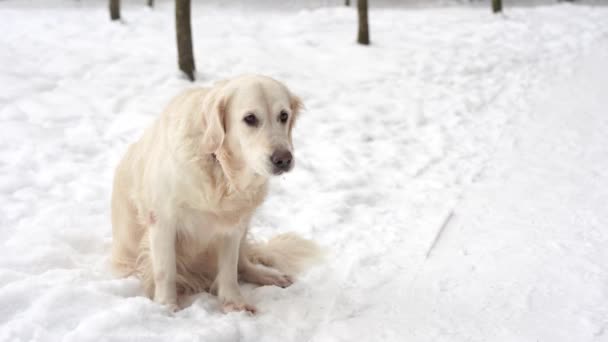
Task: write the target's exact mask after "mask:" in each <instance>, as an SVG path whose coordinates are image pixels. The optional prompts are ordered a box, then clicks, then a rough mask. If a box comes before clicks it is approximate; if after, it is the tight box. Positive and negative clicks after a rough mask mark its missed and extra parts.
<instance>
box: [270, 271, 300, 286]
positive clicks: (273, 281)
mask: <svg viewBox="0 0 608 342" xmlns="http://www.w3.org/2000/svg"><path fill="white" fill-rule="evenodd" d="M263 281H264V283H263V285H274V286H278V287H282V288H286V287H288V286H291V284H293V278H292V277H291V276H288V275H287V274H283V273H280V272H277V273H271V274H267V275H264V276H263Z"/></svg>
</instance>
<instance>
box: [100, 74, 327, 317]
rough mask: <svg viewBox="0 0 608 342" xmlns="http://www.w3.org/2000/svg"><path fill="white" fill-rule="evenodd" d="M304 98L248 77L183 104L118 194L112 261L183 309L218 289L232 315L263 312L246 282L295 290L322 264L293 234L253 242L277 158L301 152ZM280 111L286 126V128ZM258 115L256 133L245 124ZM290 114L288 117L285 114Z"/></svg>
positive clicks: (150, 132)
mask: <svg viewBox="0 0 608 342" xmlns="http://www.w3.org/2000/svg"><path fill="white" fill-rule="evenodd" d="M300 107H301V103H300V100H299V99H298V98H297V97H296V96H294V95H292V94H291V92H290V91H289V90H288V89H287V88H286V87H285V86H284V85H282V84H281V83H279V82H277V81H275V80H273V79H271V78H268V77H264V76H243V77H239V78H235V79H232V80H227V81H222V82H218V83H217V84H215V85H214V86H213V87H211V88H197V89H192V90H188V91H186V92H184V93H183V94H181V95H179V96H177V97H176V98H175V99H173V100H172V101H171V103H170V104H169V105H168V106H167V108H166V109H165V111H164V112H163V114H162V115H161V116H160V117H159V118H158V119H157V120H156V121H155V122H154V123H153V124H152V125H151V126H150V127H149V128H148V129H146V131H145V132H144V134H143V136H142V137H141V138H140V139H139V141H137V142H135V143H134V144H132V145H131V146H130V147H129V149H128V151H127V153H126V154H125V156H124V157H123V159H122V160H121V162H120V163H119V165H118V167H117V168H116V173H115V177H114V187H113V192H112V233H113V242H112V263H113V266H114V268H115V269H116V271H117V272H118V273H119V274H121V275H130V274H135V275H137V276H138V277H139V278H140V279H141V280H142V282H143V286H144V289H145V291H146V293H147V294H148V295H149V296H150V297H151V298H153V299H154V300H155V301H156V302H158V303H161V304H165V305H168V306H169V307H170V308H171V309H173V310H176V309H177V308H178V306H177V304H178V301H177V299H178V293H193V292H199V291H204V290H206V291H211V292H213V293H216V294H217V296H218V297H219V300H220V301H221V303H222V306H223V309H224V310H225V311H230V310H247V311H251V312H254V311H255V307H253V306H252V305H251V304H249V303H248V302H247V301H246V300H245V299H244V298H243V296H242V295H241V293H240V290H239V286H238V280H239V279H240V280H243V281H247V282H252V283H256V284H261V285H277V286H281V287H285V286H289V285H290V284H291V283H292V281H293V280H292V277H293V276H294V275H295V274H297V273H298V272H299V271H301V270H302V269H303V268H304V267H305V266H306V265H307V264H308V263H309V262H310V261H313V260H314V259H316V258H317V257H318V256H319V249H318V248H317V246H316V245H315V244H314V243H312V242H311V241H307V240H304V239H302V238H299V237H297V236H296V235H294V234H285V235H281V236H278V237H275V238H273V239H271V240H270V241H269V242H268V243H266V244H259V243H253V242H250V241H249V240H248V238H247V231H248V228H249V221H250V219H251V216H252V215H253V213H254V211H255V209H256V208H257V207H258V206H259V205H260V204H261V203H262V202H263V200H264V197H265V196H266V193H267V182H268V178H269V177H271V175H272V174H273V172H275V171H276V170H275V169H273V163H272V162H271V161H270V156H271V155H272V153H273V152H274V151H276V150H277V149H282V150H288V151H293V147H292V141H291V130H292V128H293V124H294V122H295V120H296V118H297V115H298V111H299V110H300ZM281 113H287V114H288V120H287V121H286V122H282V121H281V120H279V115H281ZM249 114H254V115H255V116H256V117H257V118H258V119H259V125H258V126H257V127H251V126H249V125H247V124H246V123H245V122H244V117H245V116H247V115H249ZM283 115H284V114H283Z"/></svg>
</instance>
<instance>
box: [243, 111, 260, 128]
mask: <svg viewBox="0 0 608 342" xmlns="http://www.w3.org/2000/svg"><path fill="white" fill-rule="evenodd" d="M243 121H245V123H246V124H247V125H249V126H257V125H258V118H256V117H255V115H253V114H249V115H247V116H246V117H244V118H243Z"/></svg>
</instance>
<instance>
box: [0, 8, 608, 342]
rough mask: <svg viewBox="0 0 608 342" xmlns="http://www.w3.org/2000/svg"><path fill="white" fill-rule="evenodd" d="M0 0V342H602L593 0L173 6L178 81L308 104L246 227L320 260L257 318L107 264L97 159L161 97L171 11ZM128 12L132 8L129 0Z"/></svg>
mask: <svg viewBox="0 0 608 342" xmlns="http://www.w3.org/2000/svg"><path fill="white" fill-rule="evenodd" d="M43 3H44V2H42V1H38V2H36V1H29V2H17V1H2V2H0V18H2V20H1V21H0V31H1V32H2V33H3V34H1V35H0V122H1V126H0V127H1V129H2V130H1V134H0V194H1V195H0V241H1V245H0V246H1V248H0V341H2V342H4V341H79V342H80V341H353V340H359V341H385V340H386V341H608V265H607V262H608V248H606V246H607V243H608V231H607V230H606V228H607V226H608V215H607V214H608V174H607V173H606V170H607V169H608V153H607V152H608V151H607V146H608V134H606V132H608V115H606V114H607V113H606V110H605V108H606V106H607V105H608V87H607V85H608V8H601V7H597V8H594V7H586V6H573V5H566V4H562V5H559V6H548V7H539V8H510V9H509V10H508V11H507V13H506V16H493V15H491V14H490V13H489V10H488V9H487V8H468V7H462V8H427V9H415V10H410V9H403V8H400V9H391V8H382V9H372V11H371V13H370V20H371V38H372V41H373V45H372V46H371V47H361V46H358V45H356V44H354V42H353V40H354V33H355V28H356V26H355V25H356V22H355V19H356V15H355V12H354V9H352V8H342V7H336V8H318V9H311V10H291V11H287V10H283V11H273V10H268V9H266V10H264V11H256V10H254V9H252V8H250V7H247V6H244V5H243V6H221V7H216V6H205V5H202V4H199V3H197V5H196V6H195V8H194V13H193V25H194V28H193V29H194V37H195V54H196V58H197V61H196V62H197V67H198V70H199V75H198V76H199V81H198V82H197V83H199V84H208V83H210V82H212V81H213V80H216V79H220V78H223V77H229V76H232V75H237V74H240V73H246V72H257V73H264V74H270V75H272V76H274V77H276V78H279V79H281V80H283V81H284V82H285V83H287V84H288V85H289V86H290V87H291V88H292V89H293V90H294V92H296V93H298V94H300V95H301V97H302V98H303V99H304V101H305V103H306V107H307V111H306V112H305V113H304V114H303V115H302V117H301V120H300V121H299V123H298V126H297V129H296V131H295V144H296V157H297V167H296V169H295V170H294V172H293V173H290V174H288V175H286V176H284V177H281V178H279V179H276V180H275V181H274V182H273V186H272V191H271V195H270V197H269V198H268V201H267V202H266V203H265V205H264V206H263V208H262V210H261V211H260V212H259V214H258V215H257V216H256V218H255V220H254V222H253V232H254V234H255V235H256V236H258V237H261V238H267V237H270V236H272V235H274V234H277V233H278V232H282V231H287V230H291V231H296V232H298V233H300V234H302V235H304V236H306V237H309V238H313V239H315V240H316V241H318V242H319V243H320V244H321V245H323V246H325V247H326V248H327V249H328V250H329V257H328V258H327V260H326V262H325V263H323V264H321V265H319V266H317V267H315V268H314V269H312V270H311V271H309V272H308V273H306V274H304V275H303V276H302V277H300V279H299V280H298V282H297V283H296V284H294V285H293V286H292V287H290V288H287V289H279V288H275V287H258V288H255V287H253V286H247V285H245V286H243V289H244V293H245V295H246V296H247V297H248V298H250V300H251V301H252V303H253V304H255V305H256V306H257V307H258V308H259V309H260V311H261V312H260V313H259V314H258V315H256V316H247V315H246V314H243V313H231V314H227V315H225V314H222V313H220V312H219V310H218V303H217V301H216V300H215V298H214V297H212V296H210V295H208V294H201V295H198V296H194V297H192V298H190V301H191V302H192V304H191V305H190V306H189V307H187V308H186V309H184V310H182V311H180V312H178V313H176V314H174V315H172V314H170V313H169V312H167V310H166V309H165V308H163V307H161V306H159V305H156V304H155V303H153V302H151V301H150V300H149V299H147V298H145V297H143V293H142V290H141V288H140V287H139V283H138V281H137V280H136V279H133V278H128V279H115V278H113V277H112V276H111V275H110V273H109V270H108V264H107V262H108V254H109V247H110V243H111V233H110V232H111V228H110V220H109V216H110V213H109V197H110V189H111V178H112V172H113V168H114V166H115V165H116V163H117V160H118V159H119V158H120V156H121V154H122V153H123V152H124V151H125V148H126V146H127V144H128V143H130V142H132V141H133V140H134V139H136V138H137V137H138V136H139V135H140V134H141V132H142V130H143V128H144V127H146V126H147V125H148V124H149V123H150V122H151V121H152V120H153V118H154V117H155V116H156V115H158V114H159V112H160V111H161V108H162V106H163V105H164V104H166V103H167V102H168V100H169V99H170V98H171V97H172V96H173V95H174V94H176V93H177V92H179V91H180V90H181V89H184V88H187V87H189V86H191V84H190V83H189V82H187V81H185V80H184V79H183V78H181V77H180V76H179V73H177V72H176V71H175V69H176V66H175V65H176V62H175V51H174V50H175V49H174V44H175V42H174V31H173V21H172V20H173V12H172V7H171V4H170V3H167V2H165V3H161V4H160V5H159V6H158V7H157V8H155V9H154V10H148V9H147V8H145V7H143V6H141V5H140V4H139V3H137V4H135V3H127V5H126V6H125V8H123V17H124V18H125V19H124V22H123V23H122V24H118V23H111V22H110V21H109V20H108V14H107V9H106V3H105V1H104V2H93V3H92V2H85V1H78V2H76V1H58V2H54V3H53V6H50V7H51V8H50V9H49V8H44V7H41V5H42V4H43ZM141 3H143V1H141Z"/></svg>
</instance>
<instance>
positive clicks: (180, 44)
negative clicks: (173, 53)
mask: <svg viewBox="0 0 608 342" xmlns="http://www.w3.org/2000/svg"><path fill="white" fill-rule="evenodd" d="M175 32H176V34H177V61H178V64H179V69H180V70H181V71H183V72H184V73H185V74H186V76H188V78H189V79H190V81H194V70H195V67H194V55H193V54H192V29H191V28H190V0H175Z"/></svg>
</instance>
